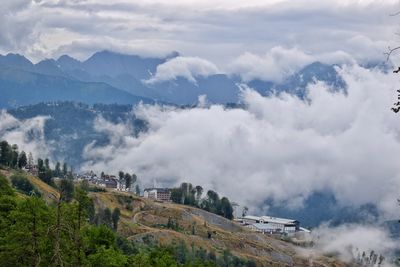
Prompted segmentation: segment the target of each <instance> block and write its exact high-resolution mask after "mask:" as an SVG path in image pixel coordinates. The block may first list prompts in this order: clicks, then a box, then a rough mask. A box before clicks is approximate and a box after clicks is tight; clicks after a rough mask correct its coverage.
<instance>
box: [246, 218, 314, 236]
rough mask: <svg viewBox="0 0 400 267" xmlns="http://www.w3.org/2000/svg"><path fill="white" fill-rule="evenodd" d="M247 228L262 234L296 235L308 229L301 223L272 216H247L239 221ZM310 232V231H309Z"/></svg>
mask: <svg viewBox="0 0 400 267" xmlns="http://www.w3.org/2000/svg"><path fill="white" fill-rule="evenodd" d="M238 221H239V222H241V223H242V224H243V225H245V226H246V227H248V228H250V229H252V230H254V231H257V232H262V233H271V234H272V233H286V234H290V233H295V232H299V231H304V230H306V229H304V228H301V227H300V222H299V221H297V220H292V219H284V218H276V217H271V216H261V217H259V216H251V215H248V216H245V217H243V218H241V219H239V220H238ZM303 229H304V230H303ZM307 231H308V230H307Z"/></svg>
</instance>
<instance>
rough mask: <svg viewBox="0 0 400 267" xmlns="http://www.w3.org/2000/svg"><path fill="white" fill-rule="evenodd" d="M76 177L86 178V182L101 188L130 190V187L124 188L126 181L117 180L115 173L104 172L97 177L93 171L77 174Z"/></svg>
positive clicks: (79, 178) (78, 178)
mask: <svg viewBox="0 0 400 267" xmlns="http://www.w3.org/2000/svg"><path fill="white" fill-rule="evenodd" d="M76 179H77V180H78V181H79V180H87V181H88V182H90V183H92V184H93V185H96V186H98V187H102V188H109V189H114V190H117V191H125V192H126V191H130V188H126V183H125V181H124V180H122V181H121V180H119V179H118V178H117V177H116V176H115V175H108V174H105V175H103V176H101V177H98V176H97V174H95V173H94V172H93V171H90V172H85V173H83V174H78V175H77V177H76Z"/></svg>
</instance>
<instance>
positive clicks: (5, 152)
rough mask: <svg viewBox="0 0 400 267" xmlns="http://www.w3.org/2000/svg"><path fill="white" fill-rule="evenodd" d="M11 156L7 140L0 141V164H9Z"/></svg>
mask: <svg viewBox="0 0 400 267" xmlns="http://www.w3.org/2000/svg"><path fill="white" fill-rule="evenodd" d="M11 158H12V152H11V147H10V145H9V144H8V142H7V141H1V142H0V164H1V165H4V166H10V163H11Z"/></svg>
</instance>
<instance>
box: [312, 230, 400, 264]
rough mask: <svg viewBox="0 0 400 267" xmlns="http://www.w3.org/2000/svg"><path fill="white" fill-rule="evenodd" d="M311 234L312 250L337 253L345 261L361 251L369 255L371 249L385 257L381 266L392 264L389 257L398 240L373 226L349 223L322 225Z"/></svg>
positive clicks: (351, 259) (357, 255)
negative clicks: (334, 226) (330, 225)
mask: <svg viewBox="0 0 400 267" xmlns="http://www.w3.org/2000/svg"><path fill="white" fill-rule="evenodd" d="M312 235H313V240H314V250H316V251H318V252H322V253H324V254H331V255H332V254H339V256H340V258H341V259H342V260H344V261H346V262H352V261H354V260H357V259H359V258H360V257H361V256H362V253H363V252H365V253H366V255H367V256H368V257H369V256H370V253H371V251H374V253H375V254H377V255H382V256H384V257H385V261H384V263H383V264H382V265H381V266H392V265H391V259H390V258H389V257H390V256H392V253H393V252H394V251H395V250H396V249H398V248H399V245H398V242H396V241H395V240H393V239H392V238H391V237H390V236H389V235H388V233H386V232H385V231H384V230H383V229H381V228H377V227H373V226H362V225H354V224H351V225H342V226H339V227H336V228H329V227H327V226H326V225H323V226H321V227H319V228H317V229H314V230H313V232H312ZM309 252H310V251H309ZM317 255H318V254H317ZM378 257H379V256H378ZM377 265H378V264H376V265H374V266H377ZM371 266H372V265H371Z"/></svg>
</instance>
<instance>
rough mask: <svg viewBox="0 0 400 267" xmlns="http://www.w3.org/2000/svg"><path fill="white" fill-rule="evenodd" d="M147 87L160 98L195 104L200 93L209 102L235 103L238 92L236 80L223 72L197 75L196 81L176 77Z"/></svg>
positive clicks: (179, 103)
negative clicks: (203, 75) (206, 75)
mask: <svg viewBox="0 0 400 267" xmlns="http://www.w3.org/2000/svg"><path fill="white" fill-rule="evenodd" d="M149 88H151V89H153V91H155V92H156V95H157V96H158V97H159V98H160V99H162V100H164V101H166V102H170V103H175V104H178V105H193V104H196V103H197V102H198V98H199V96H200V95H206V96H207V100H208V101H210V102H211V103H216V104H226V103H237V102H238V100H239V92H240V91H239V88H238V86H237V85H236V81H235V80H233V79H231V78H230V77H229V76H227V75H225V74H216V75H211V76H208V77H197V78H196V83H193V82H190V81H188V80H187V79H185V78H182V77H178V78H177V79H176V80H172V81H166V82H162V83H157V84H153V85H149Z"/></svg>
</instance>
